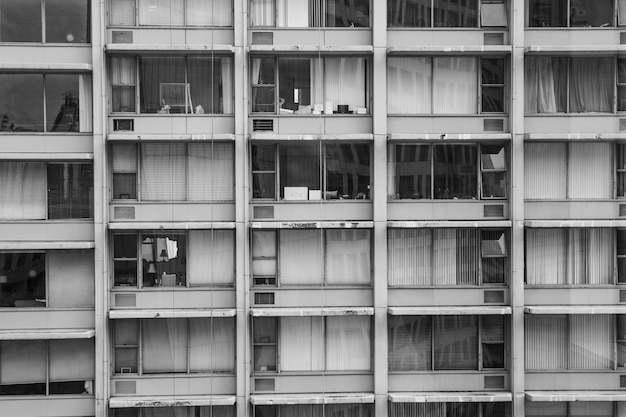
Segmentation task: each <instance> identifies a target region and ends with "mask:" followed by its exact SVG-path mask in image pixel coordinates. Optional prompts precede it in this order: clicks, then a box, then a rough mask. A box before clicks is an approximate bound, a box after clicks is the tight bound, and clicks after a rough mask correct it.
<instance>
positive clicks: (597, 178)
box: [524, 142, 613, 200]
mask: <svg viewBox="0 0 626 417" xmlns="http://www.w3.org/2000/svg"><path fill="white" fill-rule="evenodd" d="M612 149H613V145H612V144H610V143H598V142H596V143H587V142H582V143H563V142H561V143H557V142H537V143H526V144H525V145H524V183H525V187H524V194H525V195H524V197H525V198H526V199H528V200H559V199H560V200H564V199H612V198H613V150H612Z"/></svg>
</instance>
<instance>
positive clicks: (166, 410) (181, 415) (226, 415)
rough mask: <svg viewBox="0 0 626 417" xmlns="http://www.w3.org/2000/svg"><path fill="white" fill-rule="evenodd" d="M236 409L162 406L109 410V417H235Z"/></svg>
mask: <svg viewBox="0 0 626 417" xmlns="http://www.w3.org/2000/svg"><path fill="white" fill-rule="evenodd" d="M235 415H236V407H235V406H231V405H214V406H209V405H204V406H189V407H182V406H169V405H166V406H163V407H141V408H110V409H109V417H169V416H176V417H235Z"/></svg>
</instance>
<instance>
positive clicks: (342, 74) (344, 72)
mask: <svg viewBox="0 0 626 417" xmlns="http://www.w3.org/2000/svg"><path fill="white" fill-rule="evenodd" d="M365 63H366V60H365V58H353V57H350V58H326V59H325V60H324V78H325V79H324V97H325V99H324V100H325V101H327V102H332V103H333V110H334V111H336V110H337V106H338V105H340V104H343V105H348V108H349V110H350V111H356V109H357V108H358V107H366V105H365ZM312 87H313V86H312Z"/></svg>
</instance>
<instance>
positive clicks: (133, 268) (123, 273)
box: [113, 261, 137, 287]
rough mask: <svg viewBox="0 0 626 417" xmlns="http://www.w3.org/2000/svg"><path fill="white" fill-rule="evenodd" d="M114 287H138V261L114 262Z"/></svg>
mask: <svg viewBox="0 0 626 417" xmlns="http://www.w3.org/2000/svg"><path fill="white" fill-rule="evenodd" d="M113 277H114V278H113V280H114V285H115V286H116V287H117V286H122V287H134V286H136V285H137V261H114V262H113Z"/></svg>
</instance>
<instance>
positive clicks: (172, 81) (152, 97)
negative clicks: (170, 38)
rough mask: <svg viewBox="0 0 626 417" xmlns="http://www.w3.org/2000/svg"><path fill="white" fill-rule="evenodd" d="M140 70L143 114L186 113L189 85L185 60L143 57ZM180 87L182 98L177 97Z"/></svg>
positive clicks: (140, 61)
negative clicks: (186, 97) (186, 96)
mask: <svg viewBox="0 0 626 417" xmlns="http://www.w3.org/2000/svg"><path fill="white" fill-rule="evenodd" d="M139 68H140V70H139V74H140V75H139V77H140V83H141V89H140V91H141V94H140V106H141V112H142V113H184V112H185V110H186V109H187V106H186V102H185V96H184V94H185V88H186V85H187V84H185V58H179V57H175V58H174V57H159V58H156V57H142V58H140V60H139ZM180 87H182V94H183V96H182V98H181V97H178V96H176V95H175V94H176V93H177V92H179V90H180V89H181V88H180ZM172 94H174V95H172ZM174 100H176V102H174ZM178 100H182V102H181V101H178ZM168 101H169V102H168ZM166 106H167V107H166Z"/></svg>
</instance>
